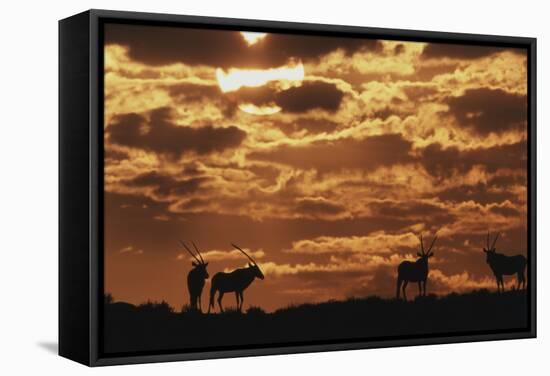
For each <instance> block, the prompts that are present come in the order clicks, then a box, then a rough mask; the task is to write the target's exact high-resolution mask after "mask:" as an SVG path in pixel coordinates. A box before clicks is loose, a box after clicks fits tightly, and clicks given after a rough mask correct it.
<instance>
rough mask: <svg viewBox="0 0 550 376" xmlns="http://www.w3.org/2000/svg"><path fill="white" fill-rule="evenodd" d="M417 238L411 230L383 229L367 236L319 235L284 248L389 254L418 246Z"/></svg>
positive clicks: (300, 251)
mask: <svg viewBox="0 0 550 376" xmlns="http://www.w3.org/2000/svg"><path fill="white" fill-rule="evenodd" d="M418 244H419V243H418V238H417V236H416V235H415V234H413V233H411V232H403V233H399V234H387V233H385V232H384V231H378V232H374V233H372V234H369V235H367V236H347V237H332V236H320V237H317V238H314V239H304V240H299V241H295V242H293V243H292V247H291V248H290V249H288V250H285V252H287V253H292V254H310V255H320V254H332V255H334V254H339V253H361V254H391V253H392V252H395V251H397V250H403V249H411V248H416V247H418Z"/></svg>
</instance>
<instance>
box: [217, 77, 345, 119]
mask: <svg viewBox="0 0 550 376" xmlns="http://www.w3.org/2000/svg"><path fill="white" fill-rule="evenodd" d="M227 97H228V98H231V99H233V100H235V101H237V102H241V103H251V104H253V105H255V106H266V105H275V106H278V107H280V108H281V109H282V110H283V111H284V112H287V113H301V112H306V111H309V110H315V109H319V110H325V111H327V112H336V111H337V110H338V108H339V107H340V104H341V103H342V99H343V98H344V93H343V92H342V91H341V90H340V89H338V87H337V86H336V85H334V84H331V83H326V82H321V81H306V82H303V83H302V84H301V85H300V86H295V87H290V88H288V89H284V90H282V89H280V88H279V87H278V86H277V85H276V84H267V85H263V86H259V87H241V88H240V89H239V90H236V91H234V92H231V93H228V94H227Z"/></svg>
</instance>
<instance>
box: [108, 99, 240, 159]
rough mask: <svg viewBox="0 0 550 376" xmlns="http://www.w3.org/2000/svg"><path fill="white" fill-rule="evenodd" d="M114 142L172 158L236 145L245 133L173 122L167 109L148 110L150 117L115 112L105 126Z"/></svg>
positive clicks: (218, 150) (230, 128) (221, 150)
mask: <svg viewBox="0 0 550 376" xmlns="http://www.w3.org/2000/svg"><path fill="white" fill-rule="evenodd" d="M107 134H108V135H109V140H110V141H111V142H113V143H115V144H118V145H122V146H129V147H133V148H139V149H143V150H147V151H152V152H157V153H160V154H164V155H167V156H169V157H172V158H177V157H181V156H182V155H183V154H185V153H189V152H193V153H196V154H209V153H214V152H223V151H224V150H226V149H231V148H235V147H237V146H239V145H240V144H241V143H242V141H243V140H244V139H245V137H246V133H245V132H244V131H243V130H241V129H239V128H237V127H235V126H229V127H219V128H215V127H213V126H211V125H207V126H202V127H200V128H193V127H188V126H181V125H178V124H175V123H173V122H172V120H171V116H170V110H169V109H167V108H160V109H156V110H154V111H151V113H150V117H149V119H147V118H146V117H144V116H143V115H138V114H135V113H130V114H124V115H118V116H116V117H115V118H114V120H113V121H112V122H111V123H110V124H109V127H108V128H107Z"/></svg>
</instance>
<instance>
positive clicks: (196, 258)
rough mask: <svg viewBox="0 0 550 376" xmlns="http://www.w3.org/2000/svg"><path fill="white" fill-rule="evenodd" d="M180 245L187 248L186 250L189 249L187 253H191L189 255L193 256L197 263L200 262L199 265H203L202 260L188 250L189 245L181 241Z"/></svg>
mask: <svg viewBox="0 0 550 376" xmlns="http://www.w3.org/2000/svg"><path fill="white" fill-rule="evenodd" d="M180 244H181V245H183V246H184V247H185V249H187V252H189V254H190V255H191V256H193V258H194V259H195V260H197V262H198V263H199V264H200V263H201V260H199V259H198V257H197V256H195V254H194V253H193V252H191V250H190V249H189V248H187V245H186V244H185V243H184V242H183V241H181V240H180Z"/></svg>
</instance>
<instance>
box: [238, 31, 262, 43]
mask: <svg viewBox="0 0 550 376" xmlns="http://www.w3.org/2000/svg"><path fill="white" fill-rule="evenodd" d="M241 34H242V36H243V38H244V40H245V41H246V43H248V44H249V45H250V46H251V45H253V44H255V43H257V42H258V41H260V40H261V39H263V38H265V37H266V35H267V33H257V32H253V31H241Z"/></svg>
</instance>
